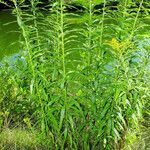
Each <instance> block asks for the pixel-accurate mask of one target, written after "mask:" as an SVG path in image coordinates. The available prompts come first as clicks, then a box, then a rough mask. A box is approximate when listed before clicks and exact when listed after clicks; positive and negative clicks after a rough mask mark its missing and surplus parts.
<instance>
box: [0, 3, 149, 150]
mask: <svg viewBox="0 0 150 150" xmlns="http://www.w3.org/2000/svg"><path fill="white" fill-rule="evenodd" d="M11 2H12V3H13V5H14V8H13V12H12V13H13V14H14V15H15V16H16V18H17V22H18V25H19V27H20V32H21V35H22V40H21V41H20V43H21V47H22V49H24V51H22V52H20V54H18V55H16V56H15V57H16V59H15V61H13V62H12V61H10V60H4V61H3V62H2V63H1V71H0V75H1V77H0V84H1V91H0V104H1V105H0V107H1V109H0V128H1V136H0V139H1V141H2V142H1V149H11V147H13V148H15V149H46V150H47V149H84V150H88V149H90V150H98V149H106V150H112V149H116V150H117V149H123V148H126V145H128V144H129V143H134V142H135V141H134V139H136V134H137V133H138V132H139V133H140V130H141V129H140V124H142V123H141V122H142V120H143V116H144V117H145V118H148V117H149V113H150V112H149V98H150V93H149V91H150V90H149V89H150V79H149V73H150V66H149V65H150V64H149V60H150V59H149V56H150V51H149V42H150V41H149V32H148V31H149V20H148V19H149V16H148V10H147V9H145V7H144V6H143V0H141V1H139V5H138V7H137V9H135V10H134V11H133V12H130V11H129V7H130V4H131V3H130V1H128V0H126V1H120V3H119V4H117V6H115V7H116V8H117V9H114V8H113V10H111V9H110V8H109V7H108V5H107V4H108V2H107V1H105V0H104V1H103V3H102V8H100V10H99V9H97V10H95V9H94V6H95V3H96V1H92V0H89V2H88V3H87V2H86V5H85V7H86V13H81V12H80V11H78V10H76V11H75V12H76V13H70V12H69V11H68V5H67V4H66V3H65V2H63V1H55V2H54V3H49V5H48V6H49V7H48V8H47V9H46V8H44V7H43V8H42V9H41V8H39V7H38V6H39V4H40V5H41V2H39V1H38V0H32V1H30V3H29V4H28V5H27V4H26V3H24V1H16V0H12V1H11ZM78 2H79V1H78ZM82 3H84V1H82ZM108 8H109V9H108ZM14 134H16V136H15V138H14ZM4 135H5V136H4ZM139 136H140V135H139ZM19 138H20V140H19ZM23 139H24V140H23ZM127 148H129V147H127Z"/></svg>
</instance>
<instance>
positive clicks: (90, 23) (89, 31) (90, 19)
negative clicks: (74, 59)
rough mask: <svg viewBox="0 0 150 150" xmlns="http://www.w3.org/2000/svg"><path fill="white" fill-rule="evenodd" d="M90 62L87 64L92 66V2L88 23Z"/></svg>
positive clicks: (90, 3) (90, 2)
mask: <svg viewBox="0 0 150 150" xmlns="http://www.w3.org/2000/svg"><path fill="white" fill-rule="evenodd" d="M88 26H89V27H88V33H89V35H88V61H87V64H88V66H90V63H91V42H92V41H91V40H92V0H90V1H89V23H88Z"/></svg>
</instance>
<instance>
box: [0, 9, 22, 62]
mask: <svg viewBox="0 0 150 150" xmlns="http://www.w3.org/2000/svg"><path fill="white" fill-rule="evenodd" d="M18 28H19V27H18V25H17V22H16V17H15V16H14V15H13V14H12V11H11V10H5V11H0V60H1V59H2V58H3V57H4V56H8V55H11V54H13V53H15V52H17V51H18V50H19V42H18V41H19V38H20V34H19V32H18V31H19V30H18Z"/></svg>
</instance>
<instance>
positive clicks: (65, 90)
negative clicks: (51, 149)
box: [60, 0, 67, 122]
mask: <svg viewBox="0 0 150 150" xmlns="http://www.w3.org/2000/svg"><path fill="white" fill-rule="evenodd" d="M60 9H61V12H60V13H61V14H60V30H61V31H60V32H61V52H62V68H63V82H64V83H63V84H64V106H65V122H67V87H66V65H65V45H64V8H63V1H62V0H61V2H60Z"/></svg>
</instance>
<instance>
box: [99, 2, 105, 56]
mask: <svg viewBox="0 0 150 150" xmlns="http://www.w3.org/2000/svg"><path fill="white" fill-rule="evenodd" d="M103 3H104V5H103V14H102V24H101V34H100V41H99V44H100V48H99V51H98V58H102V57H103V54H102V53H101V48H102V42H103V32H104V19H105V7H106V0H104V1H103Z"/></svg>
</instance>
